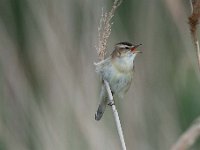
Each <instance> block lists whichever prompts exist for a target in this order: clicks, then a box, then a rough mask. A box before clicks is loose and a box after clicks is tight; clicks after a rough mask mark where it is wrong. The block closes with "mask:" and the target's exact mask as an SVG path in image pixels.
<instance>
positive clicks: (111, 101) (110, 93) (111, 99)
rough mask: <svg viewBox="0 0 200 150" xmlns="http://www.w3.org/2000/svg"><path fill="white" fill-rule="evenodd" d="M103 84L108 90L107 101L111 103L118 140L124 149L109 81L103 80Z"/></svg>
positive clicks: (122, 135)
mask: <svg viewBox="0 0 200 150" xmlns="http://www.w3.org/2000/svg"><path fill="white" fill-rule="evenodd" d="M104 84H105V86H106V90H107V92H108V98H109V103H110V104H112V105H111V107H112V111H113V115H114V118H115V123H116V126H117V131H118V134H119V138H120V141H121V146H122V150H126V143H125V141H124V134H123V130H122V126H121V123H120V119H119V115H118V112H117V109H116V106H115V103H114V100H113V96H112V92H111V90H110V86H109V83H108V82H107V81H106V80H104Z"/></svg>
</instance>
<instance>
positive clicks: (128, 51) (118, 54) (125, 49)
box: [111, 42, 142, 70]
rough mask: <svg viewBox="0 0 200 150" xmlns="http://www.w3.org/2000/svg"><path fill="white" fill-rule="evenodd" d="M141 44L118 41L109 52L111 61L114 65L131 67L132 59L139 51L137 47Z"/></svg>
mask: <svg viewBox="0 0 200 150" xmlns="http://www.w3.org/2000/svg"><path fill="white" fill-rule="evenodd" d="M140 45H142V44H131V43H129V42H120V43H117V44H116V45H115V49H114V51H113V52H112V54H111V57H112V61H113V62H114V64H115V66H117V67H119V68H121V69H125V70H127V69H128V70H130V69H132V68H133V60H134V59H135V57H136V55H137V54H138V53H141V51H139V50H137V48H138V47H139V46H140Z"/></svg>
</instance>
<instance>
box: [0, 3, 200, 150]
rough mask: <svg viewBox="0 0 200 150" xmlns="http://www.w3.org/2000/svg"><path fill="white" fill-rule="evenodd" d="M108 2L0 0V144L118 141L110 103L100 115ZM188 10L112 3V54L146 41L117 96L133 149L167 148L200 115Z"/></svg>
mask: <svg viewBox="0 0 200 150" xmlns="http://www.w3.org/2000/svg"><path fill="white" fill-rule="evenodd" d="M112 2H113V1H112V0H109V1H108V0H101V1H99V0H56V1H55V0H1V1H0V150H14V149H15V150H55V149H56V150H120V143H119V138H118V135H117V130H116V127H115V124H114V118H113V116H112V112H111V110H110V109H107V111H106V112H105V115H104V117H103V119H102V120H101V121H100V122H97V121H95V120H94V114H95V111H96V109H97V106H98V103H99V101H98V100H99V99H98V95H99V90H100V80H99V77H98V76H97V75H96V73H95V69H94V66H93V62H95V61H98V57H97V52H96V50H95V44H97V42H98V39H97V34H98V32H97V28H98V24H99V20H100V17H101V11H102V8H104V10H106V11H107V10H109V9H110V8H111V5H112ZM189 15H190V4H189V1H188V0H185V1H183V0H182V1H181V0H176V1H173V0H151V1H146V0H124V2H123V3H122V4H121V6H120V7H119V8H118V10H117V11H116V14H115V17H114V20H113V21H114V24H113V28H112V33H111V36H110V39H109V45H108V50H109V53H110V52H111V51H112V50H113V49H112V47H113V45H114V44H115V43H118V42H120V41H129V42H135V43H142V44H143V46H142V47H141V50H142V51H143V54H142V55H140V56H138V57H137V60H136V66H135V77H134V84H132V86H131V88H130V90H129V92H128V93H127V95H126V96H125V99H124V100H123V101H120V102H117V107H118V110H119V115H120V118H121V122H122V128H123V130H124V134H125V141H126V144H127V149H132V150H133V149H135V150H136V149H137V150H167V149H169V148H170V147H171V145H172V144H173V143H175V141H176V140H177V139H178V137H179V136H180V134H181V133H182V132H183V131H185V130H186V129H187V128H188V127H189V125H190V124H191V123H192V121H193V120H194V119H195V118H196V117H197V116H198V115H199V114H200V109H199V108H200V101H199V98H200V92H199V89H200V78H199V77H200V72H199V71H198V67H197V60H196V52H195V49H194V46H193V43H192V40H191V35H190V32H189V26H188V20H187V17H188V16H189ZM109 53H108V54H109ZM199 147H200V145H198V142H197V144H196V145H195V146H194V147H193V149H199Z"/></svg>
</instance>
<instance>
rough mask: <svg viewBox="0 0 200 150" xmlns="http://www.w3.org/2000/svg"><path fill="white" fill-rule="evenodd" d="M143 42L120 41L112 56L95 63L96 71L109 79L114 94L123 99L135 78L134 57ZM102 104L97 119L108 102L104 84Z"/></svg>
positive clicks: (101, 95) (96, 115)
mask: <svg viewBox="0 0 200 150" xmlns="http://www.w3.org/2000/svg"><path fill="white" fill-rule="evenodd" d="M140 45H142V44H137V45H134V44H131V43H129V42H120V43H118V44H116V45H115V49H114V51H113V52H112V54H111V56H110V57H108V58H107V59H105V60H103V61H101V62H98V63H95V66H96V72H97V73H98V74H100V75H101V77H102V79H104V80H106V81H108V83H109V85H110V88H111V91H112V94H113V96H114V98H115V97H118V98H119V99H122V98H123V97H124V95H125V93H126V92H127V91H128V89H129V87H130V85H131V81H132V78H133V67H134V63H133V61H134V59H135V57H136V55H137V54H138V53H141V51H137V50H136V48H137V47H138V46H140ZM100 100H101V101H100V104H99V107H98V110H97V112H96V114H95V120H97V121H98V120H100V119H101V117H102V116H103V113H104V111H105V108H106V105H107V104H108V94H107V91H106V88H105V85H104V84H102V88H101V93H100Z"/></svg>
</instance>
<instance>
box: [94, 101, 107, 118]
mask: <svg viewBox="0 0 200 150" xmlns="http://www.w3.org/2000/svg"><path fill="white" fill-rule="evenodd" d="M106 105H107V103H106V102H105V101H101V103H100V104H99V107H98V109H97V112H96V113H95V120H97V121H99V120H100V119H101V117H102V116H103V113H104V111H105V109H106Z"/></svg>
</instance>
